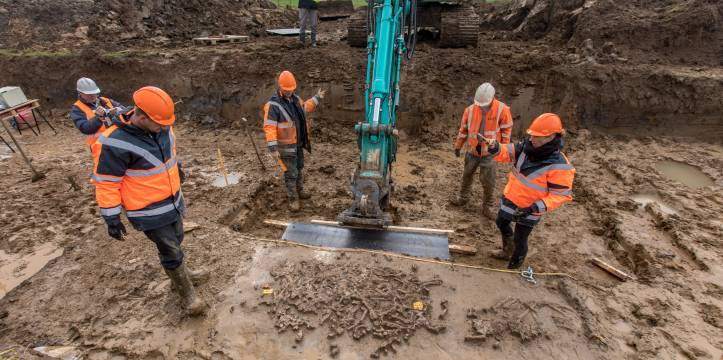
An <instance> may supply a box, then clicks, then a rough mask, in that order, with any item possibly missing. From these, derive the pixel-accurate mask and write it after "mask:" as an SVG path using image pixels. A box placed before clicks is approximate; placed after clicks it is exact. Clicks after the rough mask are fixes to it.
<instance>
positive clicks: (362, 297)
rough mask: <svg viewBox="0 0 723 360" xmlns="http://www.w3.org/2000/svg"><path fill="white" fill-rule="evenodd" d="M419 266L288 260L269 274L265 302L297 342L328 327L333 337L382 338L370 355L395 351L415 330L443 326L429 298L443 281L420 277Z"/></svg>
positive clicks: (278, 324) (278, 325)
mask: <svg viewBox="0 0 723 360" xmlns="http://www.w3.org/2000/svg"><path fill="white" fill-rule="evenodd" d="M340 256H342V257H343V256H344V255H343V254H342V255H340ZM415 270H416V268H413V269H412V271H411V272H408V273H407V272H403V271H400V270H395V269H392V268H388V267H380V266H368V265H360V264H345V265H343V266H339V264H325V263H322V262H318V261H310V262H306V261H301V262H296V263H290V262H287V263H283V264H281V265H279V266H277V267H276V268H275V269H274V270H273V271H272V272H271V276H272V277H273V278H274V281H275V284H274V285H273V287H269V288H268V290H266V289H265V290H266V291H265V292H264V293H268V294H269V295H272V297H268V298H266V299H265V304H266V305H269V306H271V310H270V311H269V313H270V314H272V316H273V318H274V321H275V324H276V328H277V329H278V330H279V332H284V331H286V330H293V331H295V332H296V341H297V342H301V341H302V340H303V337H304V331H306V330H311V329H314V328H316V327H319V326H322V325H325V326H326V328H327V329H328V330H329V334H328V336H327V337H328V338H329V339H333V338H335V337H337V336H341V335H343V334H344V333H348V334H349V335H350V336H351V337H352V338H353V339H354V340H360V339H362V338H364V337H366V336H367V335H371V336H372V337H374V338H375V339H378V340H379V343H378V344H377V345H375V346H376V350H374V352H372V354H371V356H372V357H378V356H379V355H382V354H388V353H390V352H391V353H396V349H395V346H396V345H400V344H402V343H403V342H404V343H406V342H407V341H408V339H409V338H410V337H411V336H412V335H414V332H415V331H416V330H417V329H419V328H426V329H427V330H429V331H430V332H432V333H438V332H440V331H443V330H444V328H445V326H444V325H440V324H437V323H435V322H434V321H433V320H432V306H431V305H432V300H431V299H430V296H429V288H430V287H432V286H438V285H441V284H442V281H441V280H439V279H433V280H429V281H421V280H419V279H418V277H417V275H416V273H415ZM350 274H354V275H353V276H350ZM272 289H273V290H272ZM271 291H273V292H271ZM442 307H444V306H442ZM440 317H443V316H440ZM330 351H331V353H332V355H333V354H334V353H337V352H338V351H339V350H338V347H336V346H332V349H330ZM333 356H334V355H333Z"/></svg>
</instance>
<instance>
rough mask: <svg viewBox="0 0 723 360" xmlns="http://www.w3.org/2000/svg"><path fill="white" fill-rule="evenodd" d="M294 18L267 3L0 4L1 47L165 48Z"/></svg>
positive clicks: (45, 0)
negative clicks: (149, 45) (150, 45)
mask: <svg viewBox="0 0 723 360" xmlns="http://www.w3.org/2000/svg"><path fill="white" fill-rule="evenodd" d="M10 14H12V16H11V15H10ZM295 16H296V15H295V13H294V12H293V11H291V10H287V9H277V8H276V6H275V5H274V4H273V3H272V2H271V1H268V0H251V1H240V0H236V1H219V0H216V1H197V0H196V1H181V0H173V1H158V0H140V1H119V0H97V1H89V0H73V1H58V0H32V1H27V0H22V1H20V0H1V1H0V29H3V30H2V32H1V34H2V36H1V39H0V45H1V46H2V47H8V48H27V47H31V46H34V47H42V48H58V47H70V48H73V47H77V46H79V45H87V44H93V45H94V46H100V47H102V48H104V49H110V48H114V47H118V46H119V45H120V44H122V45H124V46H125V45H127V44H128V43H129V42H133V43H144V42H147V43H153V44H158V45H164V44H168V43H173V42H181V41H188V40H190V39H191V38H192V37H196V36H205V35H211V34H221V33H224V34H244V35H249V34H250V35H261V34H262V33H263V30H264V28H265V27H266V26H278V25H287V26H288V25H289V24H293V23H294V21H295Z"/></svg>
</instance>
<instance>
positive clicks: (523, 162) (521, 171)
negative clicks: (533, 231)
mask: <svg viewBox="0 0 723 360" xmlns="http://www.w3.org/2000/svg"><path fill="white" fill-rule="evenodd" d="M491 154H492V155H494V156H495V158H494V159H495V160H496V161H498V162H508V163H513V164H514V167H513V168H512V170H511V171H510V176H509V179H508V181H507V185H506V186H505V191H504V197H503V199H502V204H501V205H502V206H501V207H500V210H502V212H504V213H508V214H510V215H511V214H514V212H515V210H516V209H517V208H518V207H520V208H526V207H529V206H532V204H536V205H537V208H538V209H539V210H540V211H539V212H537V213H533V214H532V215H530V216H528V219H526V220H529V221H530V222H532V223H536V222H537V221H539V220H540V217H541V215H542V214H544V213H546V212H549V211H552V210H553V209H555V208H558V207H560V205H562V204H564V203H566V202H568V201H571V200H572V183H573V180H574V178H575V168H574V167H573V166H572V164H570V161H568V159H567V157H565V155H564V154H563V153H562V152H559V151H557V152H555V153H554V154H552V155H551V156H550V157H549V158H547V159H545V160H542V161H537V162H532V161H530V160H529V159H528V158H527V155H525V153H524V151H523V143H517V144H498V145H497V146H496V147H495V148H494V149H491Z"/></svg>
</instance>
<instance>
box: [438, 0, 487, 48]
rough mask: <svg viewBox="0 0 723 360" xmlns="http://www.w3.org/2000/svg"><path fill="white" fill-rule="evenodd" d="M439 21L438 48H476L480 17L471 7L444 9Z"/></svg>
mask: <svg viewBox="0 0 723 360" xmlns="http://www.w3.org/2000/svg"><path fill="white" fill-rule="evenodd" d="M440 20H441V21H440V29H439V30H440V35H439V45H438V46H439V47H447V48H458V47H467V46H473V47H477V36H478V34H479V24H480V17H479V16H478V15H477V13H475V12H474V8H473V7H471V6H455V7H448V8H444V9H443V10H442V13H441V19H440Z"/></svg>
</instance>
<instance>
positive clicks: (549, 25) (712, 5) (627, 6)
mask: <svg viewBox="0 0 723 360" xmlns="http://www.w3.org/2000/svg"><path fill="white" fill-rule="evenodd" d="M487 11H489V13H488V14H487V16H486V17H485V20H484V21H483V27H484V28H487V29H495V30H507V31H509V32H510V33H511V34H507V35H506V36H508V37H513V38H517V39H522V40H532V39H545V40H548V41H550V42H553V43H559V44H568V45H573V46H574V47H579V48H580V50H579V51H581V52H588V51H589V50H586V48H589V46H590V45H589V44H584V42H585V41H586V40H587V39H590V40H591V41H592V42H593V43H594V44H595V47H597V48H599V49H601V48H602V46H603V45H605V49H603V51H606V52H612V51H615V50H617V51H619V52H623V53H624V54H625V57H626V59H627V58H628V57H634V58H635V59H636V60H638V61H641V60H643V61H652V62H660V61H661V60H660V58H665V59H667V60H668V62H671V63H682V64H706V65H720V64H722V62H721V61H723V60H721V59H723V57H721V54H723V45H722V44H723V22H722V20H721V19H723V3H721V2H719V1H715V0H693V1H679V0H657V1H652V2H651V1H642V0H638V1H623V2H620V1H614V0H595V1H593V0H587V1H585V0H514V1H512V2H510V3H509V4H507V5H506V6H503V7H498V8H496V9H495V8H490V9H489V10H487ZM588 42H589V41H588ZM616 46H617V47H618V49H615V47H616ZM651 52H652V54H651Z"/></svg>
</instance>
